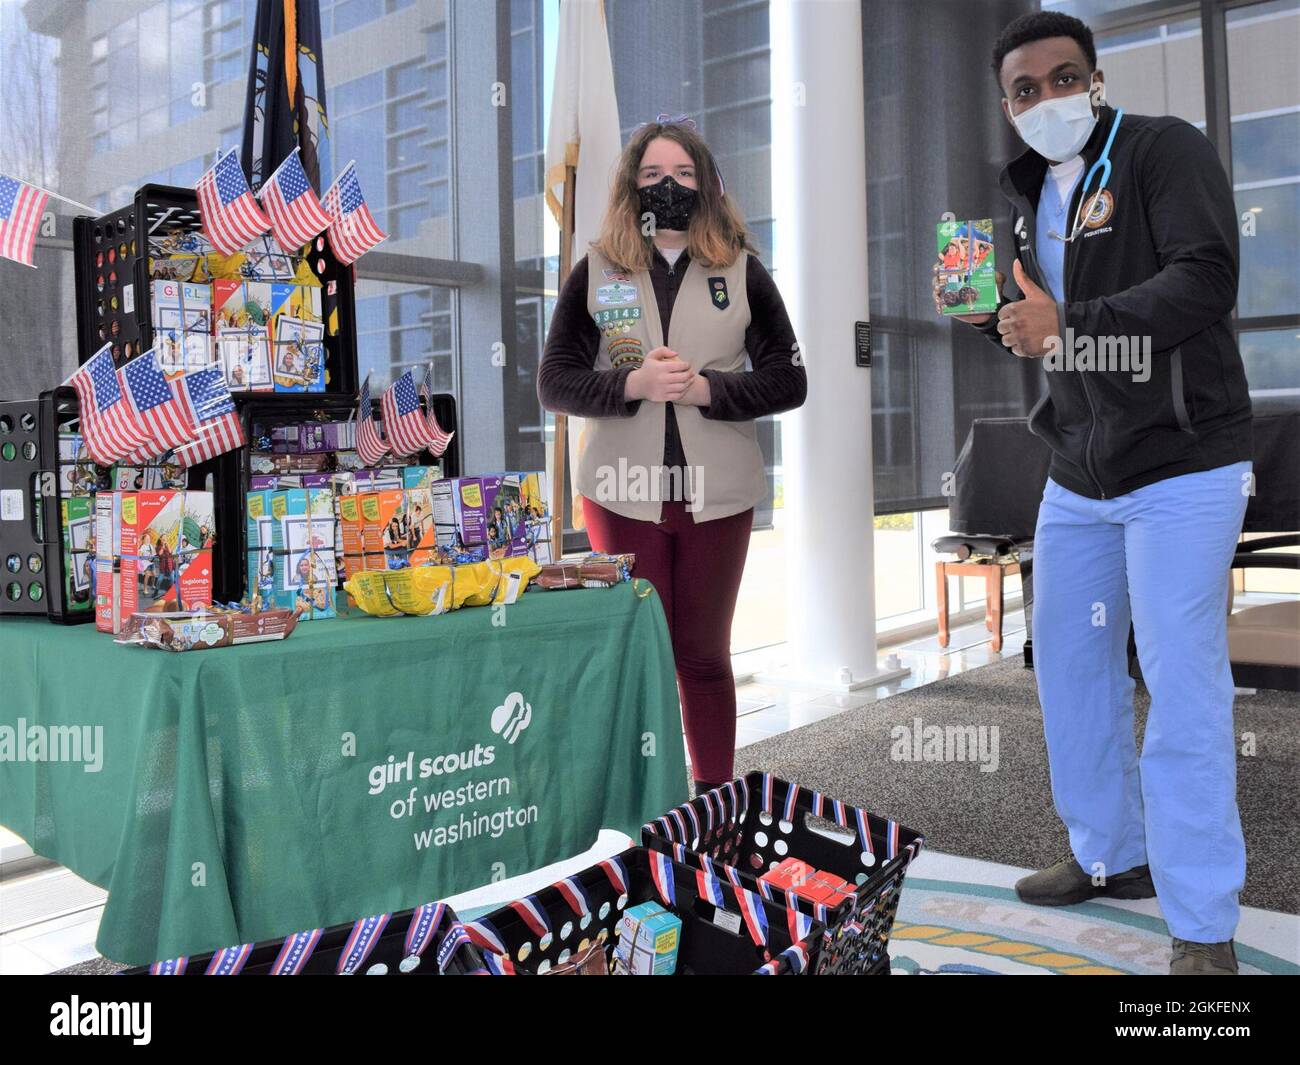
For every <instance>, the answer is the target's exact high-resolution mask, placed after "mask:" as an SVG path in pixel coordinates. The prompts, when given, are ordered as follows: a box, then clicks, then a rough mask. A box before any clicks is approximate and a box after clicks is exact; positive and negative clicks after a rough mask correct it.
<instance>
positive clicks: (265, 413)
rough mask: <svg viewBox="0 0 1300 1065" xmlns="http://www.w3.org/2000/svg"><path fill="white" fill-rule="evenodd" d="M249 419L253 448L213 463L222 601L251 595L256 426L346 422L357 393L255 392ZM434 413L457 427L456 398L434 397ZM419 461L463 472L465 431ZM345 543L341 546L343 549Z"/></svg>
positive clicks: (450, 473)
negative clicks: (250, 496)
mask: <svg viewBox="0 0 1300 1065" xmlns="http://www.w3.org/2000/svg"><path fill="white" fill-rule="evenodd" d="M239 409H240V416H241V418H242V419H243V423H244V435H245V437H247V439H248V440H249V442H250V444H251V445H252V446H250V447H246V448H240V449H239V450H238V451H231V452H227V453H226V454H225V455H222V456H220V457H218V458H217V459H216V460H215V462H214V463H213V467H212V483H211V488H212V491H213V492H214V493H215V494H216V503H217V554H216V558H215V560H214V564H215V566H216V572H215V574H214V580H213V588H214V595H215V598H216V599H217V600H219V601H220V602H223V603H226V602H238V601H239V600H240V599H242V598H243V597H244V595H245V594H251V589H249V588H248V587H247V577H248V565H247V559H248V522H247V520H246V508H247V493H248V490H249V487H250V484H251V479H252V476H253V469H252V454H253V452H254V451H256V450H257V446H256V445H257V441H256V440H255V439H254V435H253V434H254V426H259V425H260V426H261V427H262V428H263V430H268V429H269V428H273V427H275V426H278V425H289V424H293V423H295V422H303V421H341V422H345V421H347V420H348V419H349V418H354V417H355V416H356V409H357V401H356V398H355V397H353V396H329V395H324V396H322V395H320V394H315V395H297V396H276V395H269V394H267V393H254V394H253V395H250V396H248V397H246V398H245V399H244V400H243V401H241V402H240V403H239ZM433 409H434V413H435V414H436V415H437V417H438V424H440V425H441V426H443V427H444V428H446V429H448V430H455V429H456V428H457V425H456V399H455V397H454V396H452V395H450V394H448V393H445V392H442V393H438V394H437V395H435V396H434V397H433ZM413 462H414V464H417V465H418V464H423V465H432V464H433V463H435V462H436V463H439V464H441V466H442V473H443V476H444V477H455V476H458V475H459V474H460V434H459V433H456V434H455V435H453V436H452V438H451V442H450V443H449V444H448V445H447V450H446V451H445V452H443V454H442V455H441V456H439V457H438V458H434V457H433V456H432V455H430V454H428V453H427V452H425V453H422V454H420V455H419V456H417V457H416V458H415V459H414V460H413ZM341 549H342V548H341V545H340V550H341Z"/></svg>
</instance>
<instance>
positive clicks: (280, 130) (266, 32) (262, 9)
mask: <svg viewBox="0 0 1300 1065" xmlns="http://www.w3.org/2000/svg"><path fill="white" fill-rule="evenodd" d="M286 28H287V29H288V31H289V32H288V34H287V35H286V32H285V31H286ZM295 147H296V148H298V149H300V151H301V158H302V166H303V169H304V170H305V171H306V172H307V178H308V180H310V181H311V184H312V188H313V189H314V190H315V191H316V194H317V195H320V191H321V189H322V188H327V187H328V186H329V185H330V183H331V175H332V167H331V165H330V147H329V116H328V114H327V112H326V109H325V64H324V57H323V54H322V52H321V32H320V2H319V0H257V17H256V20H255V22H254V24H253V56H252V62H251V63H250V64H249V70H248V95H247V98H246V101H245V105H244V141H243V150H242V151H241V152H240V153H239V154H240V159H241V160H242V162H243V164H244V173H245V175H247V177H248V183H249V185H250V186H252V188H254V189H261V187H262V186H263V185H264V184H265V183H266V182H267V181H268V180H269V179H270V177H271V175H272V174H274V173H275V171H276V168H277V167H279V165H280V164H281V163H282V162H284V160H285V159H286V158H287V157H288V155H289V153H290V152H291V151H293V149H294V148H295Z"/></svg>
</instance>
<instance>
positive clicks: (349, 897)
mask: <svg viewBox="0 0 1300 1065" xmlns="http://www.w3.org/2000/svg"><path fill="white" fill-rule="evenodd" d="M0 692H2V693H3V694H2V695H0V823H2V824H4V825H6V826H7V827H9V828H10V829H12V830H13V831H15V832H17V833H18V834H19V835H20V836H22V837H23V838H24V839H26V840H27V841H28V842H29V843H30V845H31V846H32V849H33V850H35V851H36V852H37V853H38V854H42V855H45V856H47V857H49V858H52V859H54V860H55V861H58V862H60V863H62V864H63V865H65V866H67V867H68V868H69V869H72V870H73V871H74V872H76V873H77V874H78V875H80V876H82V877H84V878H85V879H87V880H89V881H91V882H93V883H95V884H98V885H99V886H101V887H104V888H106V889H108V892H109V897H108V904H107V907H106V909H105V911H104V916H103V920H102V922H101V924H100V929H99V938H98V941H97V946H98V948H99V950H100V952H101V953H102V954H104V955H105V956H106V957H109V958H112V959H115V960H117V961H120V962H126V963H130V964H143V963H146V962H150V961H153V960H156V959H159V958H171V957H176V956H179V955H182V954H194V953H198V952H200V951H204V950H210V949H215V948H220V947H226V946H231V945H235V944H239V943H251V942H254V941H256V940H261V939H269V938H274V937H277V936H281V935H285V934H288V933H290V932H294V931H299V930H302V929H307V928H316V927H324V926H329V925H333V924H339V923H342V922H346V921H352V920H355V919H356V918H358V917H362V916H367V915H370V914H374V913H384V912H389V911H393V910H398V909H402V908H405V907H408V906H414V905H418V904H420V903H423V902H427V901H430V900H432V899H437V898H442V897H446V896H448V895H451V894H454V893H457V892H460V891H464V890H467V889H469V888H472V887H475V886H478V885H480V884H484V883H488V882H489V881H492V880H499V879H503V878H505V877H511V876H515V875H518V874H521V873H525V872H528V871H529V870H532V869H536V868H538V867H539V866H543V865H546V864H549V863H551V862H553V861H557V860H559V859H561V858H564V857H568V856H571V855H573V854H577V853H580V852H581V851H583V850H585V849H587V848H588V847H590V846H591V845H592V843H593V842H594V841H595V839H596V835H597V832H598V830H599V829H600V828H601V827H609V828H614V829H618V830H620V831H623V832H626V833H627V834H629V835H632V836H635V835H636V834H637V833H638V832H639V829H640V826H641V825H642V824H643V823H644V822H646V821H648V820H650V819H651V818H652V817H654V816H656V815H658V814H661V813H663V812H664V811H665V810H667V809H669V808H670V807H672V806H674V805H676V804H677V803H679V802H683V801H685V799H686V798H687V792H686V770H685V755H684V752H683V748H682V735H681V718H680V715H679V709H678V701H677V688H676V683H675V680H674V675H673V660H672V649H671V645H670V643H669V638H668V630H667V626H666V625H665V623H664V615H663V609H662V607H661V605H660V602H659V599H658V596H656V595H655V594H654V592H653V590H652V589H650V586H649V585H648V584H647V583H646V582H644V581H637V582H634V583H633V584H625V585H619V586H617V587H615V588H613V589H609V590H586V591H570V592H541V591H534V592H530V593H529V594H527V595H525V596H524V597H523V598H522V599H520V601H519V602H518V603H516V604H514V605H512V606H509V607H504V608H500V609H494V608H491V607H478V608H473V609H468V608H467V609H463V610H460V611H458V612H456V613H454V614H448V615H444V616H442V617H428V618H392V619H382V618H366V617H360V616H357V617H347V618H339V619H337V620H330V621H312V622H307V623H304V624H302V625H300V626H299V628H298V629H297V631H296V632H295V633H294V634H293V635H292V636H291V637H290V638H289V639H288V640H286V641H284V642H278V643H266V644H255V645H250V646H244V647H238V648H222V649H217V650H210V651H193V652H186V653H181V654H174V653H171V652H164V651H156V650H146V649H143V648H139V647H123V646H118V645H117V644H115V643H114V642H113V639H112V637H110V636H107V635H105V634H103V633H97V632H95V631H94V629H93V626H88V625H81V626H76V627H72V628H64V627H60V626H55V625H51V624H49V623H47V622H45V621H43V620H35V619H33V620H25V619H24V620H8V621H5V622H3V623H2V624H0ZM512 693H517V694H514V695H513V697H512ZM524 704H526V705H527V706H528V707H529V708H530V710H524V709H523V706H524ZM498 708H502V709H501V710H500V711H499V712H498ZM494 712H497V715H496V719H495V721H494ZM521 720H526V727H525V728H523V729H522V730H519V731H516V730H515V727H514V725H517V724H518V723H519V722H520V721H521ZM511 721H513V722H514V724H513V725H511V724H508V723H507V722H511ZM20 725H21V728H20ZM494 725H495V730H494ZM58 726H77V727H78V728H77V730H76V732H75V733H74V732H72V731H67V732H64V733H62V734H61V737H62V739H63V740H68V739H71V738H72V737H73V736H74V735H75V736H78V737H81V736H84V737H85V738H86V739H87V740H89V741H90V742H89V743H88V744H87V747H86V749H85V750H82V751H80V752H79V755H80V758H81V759H82V760H81V761H48V760H47V761H34V760H30V759H31V758H34V757H46V758H48V757H49V756H50V754H51V753H53V747H54V744H55V743H56V742H59V741H60V734H58V733H56V732H54V731H53V730H54V729H55V728H57V727H58ZM99 726H102V731H101V732H99V733H98V735H100V736H101V737H102V742H101V743H100V744H99V746H98V757H99V759H100V763H101V764H99V765H98V767H96V765H95V763H94V761H92V760H88V758H89V757H90V756H93V755H95V754H96V751H95V749H94V739H95V736H96V735H97V733H96V731H94V730H95V729H96V728H97V727H99ZM81 727H86V728H88V729H89V730H90V731H85V732H83V731H82V728H81ZM6 739H7V740H8V741H9V746H8V748H7V749H6V747H5V742H6ZM15 739H16V740H17V743H16V745H15V742H14V741H15ZM41 741H48V742H49V744H50V746H48V747H46V748H44V753H42V748H41V747H37V746H34V745H33V744H35V743H37V742H41ZM63 753H64V754H65V755H67V754H77V753H78V752H75V751H73V750H72V749H71V748H70V747H65V749H64V751H63ZM20 756H21V757H22V758H23V760H17V759H18V758H19V757H20ZM390 757H391V758H392V765H393V766H400V767H401V773H402V777H401V779H400V780H399V781H397V782H395V783H385V782H384V780H383V778H384V777H385V776H390V775H394V771H393V770H391V769H387V768H386V767H388V766H389V764H390V763H389V759H390ZM408 765H409V766H410V767H411V768H412V769H413V774H412V775H413V776H414V778H415V779H414V780H410V779H408V778H407V775H406V772H405V769H406V767H407V766H408ZM87 770H93V771H87ZM376 780H377V781H379V783H380V785H382V790H380V789H379V788H378V787H376V786H375V785H374V784H373V783H372V781H376ZM372 792H377V793H375V794H372ZM412 807H413V812H412Z"/></svg>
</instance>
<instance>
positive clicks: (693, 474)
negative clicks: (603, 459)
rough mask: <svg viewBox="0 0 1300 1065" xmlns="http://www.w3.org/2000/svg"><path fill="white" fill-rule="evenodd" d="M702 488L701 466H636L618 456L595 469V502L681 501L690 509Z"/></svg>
mask: <svg viewBox="0 0 1300 1065" xmlns="http://www.w3.org/2000/svg"><path fill="white" fill-rule="evenodd" d="M703 492H704V467H703V466H640V465H634V464H630V463H629V462H628V461H627V459H625V458H620V459H619V460H618V465H617V466H600V467H598V468H597V469H596V491H595V496H594V498H595V500H596V502H597V503H685V504H686V509H687V511H689V512H690V513H694V512H695V511H697V510H699V509H700V507H701V506H703V502H702V500H703Z"/></svg>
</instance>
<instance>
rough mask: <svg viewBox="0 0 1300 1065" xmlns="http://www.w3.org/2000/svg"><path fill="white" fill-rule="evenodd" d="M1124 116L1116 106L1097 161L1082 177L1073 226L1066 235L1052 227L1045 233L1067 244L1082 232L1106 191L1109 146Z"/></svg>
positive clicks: (1108, 178) (1108, 177) (1108, 179)
mask: <svg viewBox="0 0 1300 1065" xmlns="http://www.w3.org/2000/svg"><path fill="white" fill-rule="evenodd" d="M1123 117H1124V108H1122V107H1121V108H1118V109H1116V111H1115V121H1114V122H1112V123H1111V127H1110V134H1109V136H1107V137H1106V143H1105V145H1104V146H1103V147H1102V149H1101V155H1100V156H1098V157H1097V161H1096V162H1095V163H1093V164H1092V166H1090V167H1089V168H1088V173H1087V174H1085V175H1084V177H1083V190H1082V191H1081V192H1080V193H1079V206H1078V207H1076V208H1075V211H1074V228H1073V229H1071V230H1070V235H1069V236H1068V237H1063V236H1061V234H1060V233H1058V232H1056V230H1054V229H1049V230H1048V231H1047V235H1048V236H1049V237H1055V238H1056V239H1057V240H1060V241H1064V242H1065V243H1066V244H1069V243H1070V242H1071V241H1072V240H1074V238H1075V237H1077V236H1078V235H1079V234H1080V233H1082V232H1083V227H1084V226H1085V225H1086V224H1087V222H1088V219H1089V218H1091V217H1092V212H1093V209H1094V208H1095V207H1096V206H1097V201H1098V200H1099V199H1101V194H1102V193H1103V192H1105V191H1106V185H1107V183H1108V182H1109V181H1110V146H1111V145H1112V144H1113V143H1115V133H1116V131H1117V130H1118V129H1119V121H1120V119H1121V118H1123ZM1096 175H1100V179H1099V183H1098V185H1097V191H1096V192H1094V193H1093V194H1092V198H1091V199H1090V200H1088V204H1087V207H1086V208H1085V207H1084V199H1085V197H1087V195H1088V186H1089V185H1091V184H1092V179H1093V177H1094V176H1096Z"/></svg>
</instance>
